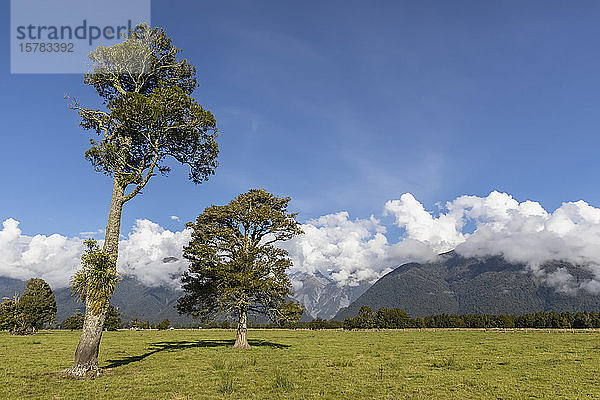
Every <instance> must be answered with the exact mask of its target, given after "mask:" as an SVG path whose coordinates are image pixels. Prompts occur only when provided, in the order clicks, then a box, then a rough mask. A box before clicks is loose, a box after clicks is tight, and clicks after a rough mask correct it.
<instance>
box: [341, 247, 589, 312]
mask: <svg viewBox="0 0 600 400" xmlns="http://www.w3.org/2000/svg"><path fill="white" fill-rule="evenodd" d="M541 268H542V269H543V270H544V271H545V275H543V276H541V277H540V276H536V274H534V273H532V271H531V270H530V269H528V268H527V266H526V265H524V264H520V263H511V262H508V261H507V260H505V259H504V258H502V257H500V256H493V257H480V258H477V257H472V258H465V257H462V256H460V255H459V254H457V253H455V252H454V251H451V252H448V253H445V254H442V255H440V256H439V257H438V259H437V260H436V261H433V262H429V263H408V264H404V265H401V266H400V267H398V268H396V269H395V270H393V271H392V272H390V273H388V274H387V275H385V276H383V277H381V278H380V279H379V280H378V281H377V282H375V283H374V284H373V285H372V286H371V287H370V288H369V289H368V290H366V291H365V292H364V293H363V294H362V295H361V296H360V297H358V298H357V299H356V300H355V301H354V302H352V304H350V305H349V306H348V307H346V308H342V309H341V310H340V311H339V312H338V313H337V314H336V316H335V318H334V319H336V320H340V321H343V320H344V319H345V318H347V317H354V316H355V315H356V314H357V313H358V310H359V309H360V307H362V306H369V307H371V308H372V309H373V310H374V311H376V310H378V309H379V308H381V307H388V308H400V309H403V310H404V311H406V313H407V314H408V315H409V316H411V317H413V318H414V317H422V316H427V315H435V314H442V313H446V314H471V313H482V314H514V315H520V314H525V313H533V312H538V311H556V312H566V311H568V312H578V311H595V312H598V311H600V296H599V295H596V294H592V293H590V292H588V291H585V290H582V289H577V286H578V284H581V283H583V282H586V281H589V280H591V279H593V278H594V276H593V274H592V273H591V271H589V269H587V268H584V267H582V266H578V265H574V264H571V263H567V262H561V261H551V262H547V263H545V264H544V265H542V266H541ZM557 272H558V274H556V275H554V276H555V277H557V278H558V277H561V276H562V277H563V278H566V279H563V282H562V283H561V282H558V281H559V279H554V282H549V280H548V279H544V276H545V277H546V278H547V277H548V276H553V275H552V274H553V273H557ZM551 283H552V284H551Z"/></svg>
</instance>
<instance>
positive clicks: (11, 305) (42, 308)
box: [0, 278, 56, 335]
mask: <svg viewBox="0 0 600 400" xmlns="http://www.w3.org/2000/svg"><path fill="white" fill-rule="evenodd" d="M4 300H5V301H4V302H3V303H1V304H0V330H11V332H12V333H15V334H19V335H24V334H29V333H35V331H36V330H39V329H42V328H43V327H44V325H46V324H49V323H52V322H54V320H55V317H56V299H55V298H54V292H52V289H51V288H50V285H48V284H47V283H46V282H45V281H44V280H43V279H40V278H32V279H30V280H28V281H27V283H26V289H25V292H23V294H22V295H19V294H15V296H14V297H13V298H12V299H9V298H4Z"/></svg>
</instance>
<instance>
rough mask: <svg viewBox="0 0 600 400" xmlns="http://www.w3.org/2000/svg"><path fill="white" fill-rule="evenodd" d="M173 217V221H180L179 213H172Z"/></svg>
mask: <svg viewBox="0 0 600 400" xmlns="http://www.w3.org/2000/svg"><path fill="white" fill-rule="evenodd" d="M171 219H172V220H173V221H179V217H178V216H177V215H171Z"/></svg>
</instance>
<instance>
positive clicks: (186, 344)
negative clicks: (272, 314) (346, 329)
mask: <svg viewBox="0 0 600 400" xmlns="http://www.w3.org/2000/svg"><path fill="white" fill-rule="evenodd" d="M234 343H235V340H208V339H206V340H196V341H187V340H177V341H172V342H156V343H151V344H150V349H149V350H150V351H148V352H146V353H144V354H140V355H138V356H130V357H123V358H119V359H115V360H107V361H106V362H107V363H108V364H107V365H105V366H104V367H103V368H107V369H109V368H117V367H122V366H124V365H127V364H131V363H134V362H138V361H142V360H143V359H144V358H146V357H148V356H151V355H152V354H156V353H160V352H162V351H177V350H185V349H191V348H197V347H232V346H233V344H234ZM248 343H249V344H250V346H252V347H271V348H275V349H285V348H288V347H291V346H290V345H289V344H279V343H273V342H269V341H266V340H258V339H248Z"/></svg>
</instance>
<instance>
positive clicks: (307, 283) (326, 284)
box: [290, 271, 371, 321]
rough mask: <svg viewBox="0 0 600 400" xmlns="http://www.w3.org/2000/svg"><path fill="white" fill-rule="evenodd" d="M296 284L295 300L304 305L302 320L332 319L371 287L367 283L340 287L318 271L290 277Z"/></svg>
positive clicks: (361, 282)
mask: <svg viewBox="0 0 600 400" xmlns="http://www.w3.org/2000/svg"><path fill="white" fill-rule="evenodd" d="M290 278H291V280H292V281H293V282H294V283H295V285H294V287H295V290H294V298H295V299H296V300H298V301H300V302H301V303H303V304H304V307H305V308H306V311H305V313H304V315H303V316H302V320H304V321H310V320H312V319H314V318H317V317H318V318H322V319H331V318H333V316H334V315H335V314H336V313H337V312H338V311H339V310H340V308H342V307H347V306H349V305H350V303H352V302H353V301H354V300H356V299H357V298H358V297H359V296H360V295H361V294H363V293H364V292H365V290H367V289H368V288H369V286H371V284H370V283H369V282H367V281H360V282H354V283H352V284H346V285H339V284H338V283H337V282H335V281H334V280H333V279H331V277H328V276H325V275H323V274H322V273H321V272H319V271H317V272H315V273H314V274H308V273H304V272H302V273H296V274H293V275H291V276H290Z"/></svg>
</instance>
